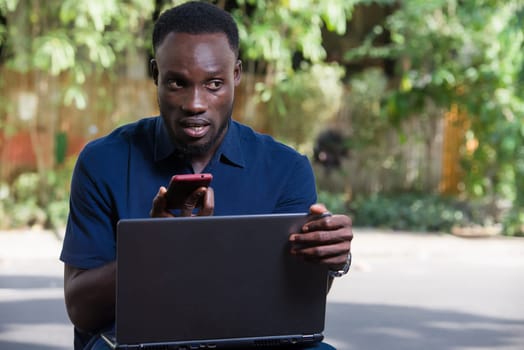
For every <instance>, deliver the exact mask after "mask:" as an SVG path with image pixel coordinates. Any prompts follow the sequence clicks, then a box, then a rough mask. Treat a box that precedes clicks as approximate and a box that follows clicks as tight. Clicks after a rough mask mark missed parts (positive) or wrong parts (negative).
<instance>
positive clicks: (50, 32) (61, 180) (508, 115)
mask: <svg viewBox="0 0 524 350" xmlns="http://www.w3.org/2000/svg"><path fill="white" fill-rule="evenodd" d="M181 2H183V1H180V0H173V1H168V0H164V1H162V0H157V1H153V0H128V1H124V0H49V1H43V0H34V1H29V0H0V69H8V70H10V71H15V72H19V73H24V74H26V75H27V76H29V77H31V79H32V80H33V81H36V82H38V83H37V84H35V85H34V86H35V91H34V93H35V96H36V99H37V101H38V102H39V103H38V112H37V111H36V110H33V111H32V110H31V109H30V108H25V109H24V111H23V112H24V113H25V114H24V113H22V112H20V113H21V114H23V115H20V116H18V117H14V115H15V114H16V113H17V105H16V101H13V100H10V99H9V96H0V134H1V136H2V137H1V138H0V140H3V139H5V138H6V137H10V136H11V135H13V134H15V133H16V132H17V130H19V129H27V130H29V132H30V134H31V135H32V146H33V149H34V153H35V155H36V157H37V162H36V163H37V164H36V168H35V169H31V171H30V172H22V173H21V174H17V176H15V177H14V178H3V179H0V220H1V222H0V226H1V227H2V228H6V227H16V226H20V225H27V224H35V223H38V224H42V225H44V226H47V227H62V226H63V224H64V219H65V217H66V215H67V197H68V184H69V178H70V173H71V169H72V164H73V163H74V159H67V160H66V162H65V163H64V162H63V159H59V157H57V156H54V155H55V154H56V152H55V149H56V148H57V140H59V139H58V138H57V135H59V134H60V132H61V130H60V125H61V124H63V123H64V118H67V116H63V115H60V114H58V112H57V110H58V108H59V107H60V106H71V107H74V108H77V109H88V108H90V107H92V106H98V108H103V109H104V110H107V109H110V106H111V103H112V101H110V100H109V99H108V97H107V96H106V95H107V94H105V93H104V91H99V94H98V96H97V99H96V101H93V100H89V97H88V96H89V95H88V93H87V91H86V87H85V82H86V79H87V78H88V77H101V76H103V75H112V76H118V74H119V72H121V71H122V69H124V68H125V66H126V62H127V60H128V59H129V58H135V59H136V58H137V57H139V58H141V59H143V60H144V61H147V57H148V55H150V53H151V47H150V43H149V37H150V33H151V29H152V22H151V20H152V19H154V18H155V17H156V16H158V14H159V13H160V12H161V11H162V10H163V9H165V8H167V7H168V6H172V5H173V4H178V3H181ZM216 3H217V4H218V5H219V6H222V7H225V8H227V9H228V10H230V11H231V13H232V14H233V16H234V17H235V18H236V19H237V21H238V23H239V29H240V39H241V56H242V57H241V58H242V60H243V62H244V69H245V72H246V73H247V74H246V76H249V77H257V79H251V80H250V78H248V79H247V82H246V84H245V86H246V87H245V88H246V89H247V91H248V92H249V95H250V96H251V100H250V103H251V105H258V106H263V109H262V110H263V111H264V112H265V115H264V118H263V119H258V121H256V120H254V119H252V120H250V121H251V122H253V124H257V123H259V124H258V125H257V126H258V127H259V128H260V129H262V130H264V131H266V132H269V133H271V134H273V135H275V136H276V137H278V138H279V139H281V140H283V141H285V142H287V143H290V144H292V145H294V146H295V147H297V148H298V149H299V150H301V151H303V152H306V153H309V154H311V153H312V149H313V140H314V138H315V136H316V135H317V134H318V133H319V132H320V131H322V127H323V126H324V125H326V124H328V123H329V121H331V120H335V119H336V120H339V121H340V120H342V121H343V120H345V119H344V118H345V116H344V113H353V114H352V115H351V117H352V120H353V122H354V123H356V124H355V125H352V126H351V130H350V131H351V132H349V134H350V135H351V139H349V140H348V147H350V148H351V149H352V150H353V151H355V150H364V149H367V150H369V149H372V148H373V147H374V146H376V145H377V144H379V142H378V137H379V135H381V133H383V132H385V131H386V130H389V129H392V128H395V127H399V126H400V125H401V124H402V123H403V121H405V120H408V119H410V118H411V119H413V118H415V119H417V120H419V121H421V123H422V124H424V123H425V125H427V132H428V133H430V132H431V127H432V125H434V124H433V123H434V121H435V120H438V119H439V118H442V114H443V112H444V111H446V110H449V109H450V108H451V107H452V106H456V108H457V109H458V110H459V111H460V113H463V114H464V115H466V116H467V122H466V123H467V125H466V128H467V132H466V138H465V140H463V142H462V145H463V146H462V147H461V149H460V150H458V151H459V152H460V153H461V156H462V166H463V168H464V178H463V184H462V186H461V187H460V188H459V189H458V193H457V194H456V196H455V197H456V198H453V199H449V198H441V197H440V196H438V195H437V194H435V193H436V192H437V191H436V189H435V190H434V191H429V192H426V193H428V194H427V195H426V196H420V195H418V194H417V195H414V194H413V191H417V190H421V189H425V188H426V187H427V184H420V183H416V184H413V188H410V189H406V191H408V192H409V193H411V194H407V195H403V194H402V193H397V192H395V193H394V194H393V193H392V194H387V193H375V194H373V195H372V196H370V197H368V198H360V197H359V198H354V199H353V202H349V198H350V196H348V194H347V193H332V192H331V193H330V192H329V191H326V190H325V189H323V188H320V190H321V191H320V193H319V198H320V200H321V201H323V202H325V203H326V204H328V205H329V207H330V208H331V210H332V211H341V212H344V211H345V212H351V213H352V214H357V213H358V215H356V216H355V220H356V223H361V224H365V225H374V224H376V225H388V226H390V227H397V228H405V229H408V228H413V229H427V230H433V229H439V230H448V229H449V227H451V226H450V225H452V224H464V225H466V224H468V223H470V222H477V218H476V216H475V215H472V214H471V213H469V214H468V211H467V210H465V209H464V208H465V207H464V206H463V204H462V203H464V201H465V200H466V201H469V202H477V201H483V202H484V201H487V202H489V203H490V205H489V206H490V207H493V206H500V203H509V205H508V207H509V211H508V212H505V213H504V214H505V215H504V216H503V217H501V218H498V217H497V218H496V219H497V220H499V219H500V220H503V221H504V224H505V228H504V231H503V232H504V233H505V234H508V235H518V234H524V88H523V87H524V84H523V82H524V30H523V28H524V2H523V1H522V0H507V1H498V0H464V1H459V0H432V1H426V0H410V1H393V0H376V1H372V0H329V1H326V0H221V1H216ZM372 5H373V6H387V7H388V8H389V9H391V11H389V12H388V13H390V14H389V15H387V16H386V17H385V18H384V20H383V22H382V23H380V24H377V25H376V26H375V27H374V28H373V29H372V31H371V32H370V33H369V34H368V36H367V37H366V38H365V39H364V40H363V41H362V42H360V44H359V45H357V46H355V47H353V48H352V49H350V50H348V51H347V52H345V54H344V55H343V57H339V58H338V59H337V60H335V61H331V62H327V60H326V57H327V51H326V45H325V42H324V39H325V34H326V33H327V32H331V33H334V35H338V36H343V35H348V34H349V35H351V33H347V31H348V28H349V26H348V24H349V23H350V21H351V20H352V16H353V14H354V13H355V8H356V7H358V6H360V7H366V6H372ZM379 37H381V38H383V37H386V38H387V39H388V40H387V42H386V44H383V43H382V42H381V43H380V44H379V43H378V42H379V41H378V38H379ZM369 59H373V60H375V62H377V61H378V62H385V61H388V62H393V63H394V71H393V72H392V73H391V72H390V74H389V75H387V76H386V74H384V72H382V71H381V69H377V68H376V67H374V68H372V69H364V70H363V71H361V72H360V73H359V74H354V73H355V72H350V71H348V70H349V69H350V68H348V67H353V66H354V64H355V63H361V62H366V60H369ZM349 73H351V74H349ZM60 80H66V81H67V82H68V84H67V87H66V88H64V89H63V90H61V89H58V86H59V84H58V82H59V81H60ZM7 85H9V82H8V81H5V80H4V79H3V78H2V76H0V89H2V87H6V86H7ZM347 91H349V93H347V94H346V92H347ZM343 102H346V103H348V104H349V108H348V110H349V112H348V110H346V111H344V110H342V109H341V106H342V105H343V104H344V103H343ZM100 106H101V107H100ZM253 110H254V109H253ZM251 114H252V113H248V116H247V118H248V121H249V118H250V116H249V115H251ZM260 120H262V122H260ZM68 122H70V123H81V122H82V121H81V120H70V121H68ZM42 130H44V131H42ZM340 131H341V132H342V133H348V132H347V131H348V130H343V129H341V130H340ZM35 135H37V136H38V137H36V136H35ZM399 135H400V136H399V138H400V139H402V138H403V137H404V136H403V135H402V133H399ZM1 145H2V143H1V142H0V151H1ZM58 146H59V145H58ZM375 149H376V150H378V148H375ZM386 151H387V150H386ZM380 156H381V155H379V154H376V158H373V157H370V158H369V159H368V163H369V165H370V166H371V165H373V164H377V166H379V163H380V164H383V163H384V161H383V160H382V159H381V158H379V157H380ZM382 156H383V155H382ZM390 158H391V159H390V160H389V161H388V162H387V163H388V164H390V165H391V166H392V167H394V166H396V165H398V164H395V162H396V161H397V158H394V157H393V156H392V157H390ZM379 159H380V161H379ZM380 166H381V165H380ZM0 170H1V165H0ZM341 171H344V170H343V169H341ZM397 171H399V172H400V171H402V168H400V167H399V168H398V169H397ZM424 186H426V187H424ZM393 198H397V199H398V200H397V201H393ZM458 198H460V201H459V200H458ZM457 203H459V204H457ZM457 205H458V206H457ZM397 209H398V210H397ZM470 214H471V215H470Z"/></svg>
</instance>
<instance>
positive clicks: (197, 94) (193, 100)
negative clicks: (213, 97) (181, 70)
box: [182, 87, 207, 114]
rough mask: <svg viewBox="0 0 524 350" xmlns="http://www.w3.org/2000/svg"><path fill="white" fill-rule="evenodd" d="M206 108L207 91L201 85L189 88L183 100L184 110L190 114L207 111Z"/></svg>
mask: <svg viewBox="0 0 524 350" xmlns="http://www.w3.org/2000/svg"><path fill="white" fill-rule="evenodd" d="M206 109H207V103H206V100H205V92H204V91H202V90H201V89H200V88H199V87H195V88H192V89H188V91H187V94H186V96H184V101H183V102H182V110H184V111H185V112H186V113H189V114H199V113H203V112H205V111H206Z"/></svg>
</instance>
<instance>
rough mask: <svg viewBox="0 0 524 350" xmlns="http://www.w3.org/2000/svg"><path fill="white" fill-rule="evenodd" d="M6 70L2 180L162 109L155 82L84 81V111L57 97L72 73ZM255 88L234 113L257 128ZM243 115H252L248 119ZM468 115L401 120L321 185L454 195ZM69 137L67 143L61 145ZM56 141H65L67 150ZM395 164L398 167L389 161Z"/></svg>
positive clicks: (241, 96) (0, 134)
mask: <svg viewBox="0 0 524 350" xmlns="http://www.w3.org/2000/svg"><path fill="white" fill-rule="evenodd" d="M0 74H2V79H1V80H3V81H4V85H3V87H1V88H0V96H3V100H4V102H3V103H4V106H2V107H3V108H0V123H2V124H0V181H5V180H9V179H12V178H13V176H15V175H16V174H17V173H19V172H20V171H25V170H34V169H36V168H37V167H38V166H39V164H38V161H39V159H42V158H43V159H44V161H42V162H43V163H44V164H40V166H44V167H45V166H49V165H50V164H52V162H55V161H56V159H57V156H58V153H60V152H62V153H64V155H69V156H74V155H76V154H78V152H79V151H80V149H81V148H82V147H83V145H84V144H85V142H86V141H87V140H90V139H93V138H95V137H99V136H101V135H104V134H106V133H107V132H109V131H110V130H111V129H113V128H114V127H115V126H117V125H120V124H123V123H126V122H130V121H133V120H137V119H139V118H141V117H144V116H149V115H155V114H157V113H158V107H157V102H156V89H155V87H154V85H153V82H152V80H150V79H131V78H123V77H119V78H118V79H110V78H108V77H104V78H92V79H88V80H87V81H86V82H85V84H84V85H83V88H84V89H85V90H86V91H87V101H88V102H87V105H86V108H85V109H78V108H76V107H75V106H74V105H70V106H62V105H61V104H60V103H58V102H57V101H60V100H61V99H62V97H63V94H64V93H65V91H66V87H67V86H70V85H71V81H70V79H69V78H68V77H67V75H64V76H60V77H58V78H54V79H53V80H49V79H51V78H49V77H47V76H45V77H44V75H41V76H39V75H38V74H28V75H20V74H16V73H12V72H8V71H1V72H0ZM249 80H250V79H249V78H248V79H244V81H249ZM251 80H252V79H251ZM249 91H250V89H249V88H245V87H244V88H243V87H242V86H241V87H240V88H239V89H237V95H236V96H237V99H236V101H235V104H236V106H235V108H236V109H235V110H236V114H235V116H234V117H235V119H237V120H240V121H242V122H245V123H247V124H250V125H254V126H255V127H256V126H257V125H264V123H262V122H260V120H263V119H264V112H263V108H262V107H261V106H257V105H255V104H253V103H252V99H251V96H250V95H249ZM244 112H247V114H246V115H248V116H250V118H249V119H245V118H243V116H244V114H243V113H244ZM464 120H465V119H464V116H463V115H461V114H460V113H459V112H458V110H457V109H456V108H455V107H453V108H451V109H450V111H448V112H446V113H444V114H443V115H442V117H440V118H435V119H434V120H432V121H431V125H428V124H427V123H428V121H427V120H421V119H411V120H408V121H406V122H405V123H404V124H403V125H402V132H403V133H404V134H405V135H409V137H408V138H407V140H406V141H405V142H400V141H399V138H398V135H397V133H396V131H394V130H391V131H390V132H388V133H387V134H385V135H382V136H381V140H380V142H378V140H377V143H379V144H380V147H379V149H378V150H377V149H375V150H374V151H373V153H366V152H362V153H360V154H353V155H352V156H351V157H349V158H348V159H346V160H344V164H343V166H342V171H341V172H340V173H339V174H338V175H333V174H326V173H325V172H324V170H323V169H321V168H319V167H318V166H317V165H315V169H316V173H317V178H318V180H319V186H321V187H323V188H326V189H332V190H337V191H339V190H343V191H346V192H350V193H351V192H353V191H360V192H365V193H369V192H377V191H387V190H392V189H412V188H418V189H422V190H425V191H431V192H437V191H440V192H444V193H456V192H457V191H458V190H459V188H460V182H461V171H460V166H459V153H458V150H459V148H460V145H461V143H462V140H463V135H464V132H465V130H466V127H467V125H466V123H464ZM262 131H263V130H262ZM64 136H65V140H66V141H67V142H65V143H64V142H62V143H59V142H57V140H58V138H59V137H62V140H63V139H64ZM57 145H62V146H61V149H57ZM38 152H40V154H39V153H38ZM392 162H394V163H395V164H396V165H397V166H395V167H391V166H389V165H391V164H392ZM392 169H394V171H393V170H392ZM337 176H338V178H337Z"/></svg>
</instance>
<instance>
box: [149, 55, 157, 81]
mask: <svg viewBox="0 0 524 350" xmlns="http://www.w3.org/2000/svg"><path fill="white" fill-rule="evenodd" d="M149 69H150V70H151V75H152V76H153V81H154V82H155V85H158V66H157V64H156V60H155V59H154V58H153V59H151V61H149Z"/></svg>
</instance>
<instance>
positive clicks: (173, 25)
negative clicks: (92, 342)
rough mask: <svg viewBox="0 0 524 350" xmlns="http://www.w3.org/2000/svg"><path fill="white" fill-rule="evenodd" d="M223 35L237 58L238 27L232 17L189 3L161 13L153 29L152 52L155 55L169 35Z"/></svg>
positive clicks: (215, 9) (205, 6) (204, 3)
mask: <svg viewBox="0 0 524 350" xmlns="http://www.w3.org/2000/svg"><path fill="white" fill-rule="evenodd" d="M172 32H175V33H188V34H212V33H224V34H226V36H227V40H228V42H229V46H230V47H231V50H232V51H233V52H234V53H235V56H237V57H238V27H237V24H236V22H235V20H234V19H233V17H232V16H231V15H230V14H229V13H228V12H226V11H224V10H222V9H221V8H219V7H217V6H215V5H212V4H210V3H206V2H200V1H189V2H186V3H184V4H182V5H179V6H175V7H173V8H171V9H169V10H166V11H165V12H163V13H162V14H161V15H160V17H158V19H157V21H156V22H155V26H154V28H153V52H154V53H156V50H157V49H158V47H159V46H160V45H161V44H162V42H163V41H164V39H165V38H166V36H167V35H168V34H169V33H172Z"/></svg>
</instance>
